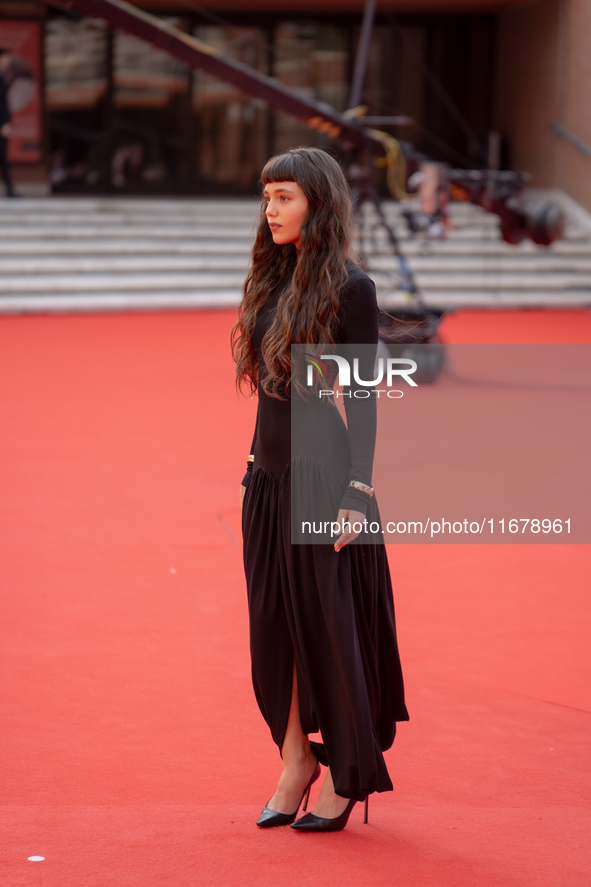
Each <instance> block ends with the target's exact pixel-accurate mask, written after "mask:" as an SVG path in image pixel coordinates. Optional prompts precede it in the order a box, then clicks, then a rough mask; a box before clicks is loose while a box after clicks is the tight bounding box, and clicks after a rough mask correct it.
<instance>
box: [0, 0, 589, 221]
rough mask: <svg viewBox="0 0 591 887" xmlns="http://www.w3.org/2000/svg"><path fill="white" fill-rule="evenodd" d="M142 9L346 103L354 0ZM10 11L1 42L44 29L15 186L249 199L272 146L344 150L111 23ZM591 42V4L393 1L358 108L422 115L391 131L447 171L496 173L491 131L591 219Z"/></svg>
mask: <svg viewBox="0 0 591 887" xmlns="http://www.w3.org/2000/svg"><path fill="white" fill-rule="evenodd" d="M142 6H143V8H149V11H150V12H152V13H153V14H155V15H158V16H159V17H161V18H163V19H164V20H166V21H167V22H169V23H170V24H173V25H174V26H175V27H177V28H180V29H181V30H182V31H184V32H186V33H190V34H192V35H194V36H196V37H198V38H199V39H200V40H202V41H203V42H205V43H207V44H209V45H211V46H215V47H216V48H218V49H220V50H221V51H223V52H224V53H226V54H228V55H230V56H231V57H233V58H236V59H239V60H240V61H243V62H245V63H246V64H248V65H250V66H252V67H254V68H256V69H257V70H259V71H261V72H262V73H264V74H267V75H269V76H272V77H276V78H277V79H278V80H279V81H280V82H282V83H284V84H286V85H288V86H290V87H292V88H294V89H296V90H299V91H301V92H303V93H305V94H306V95H309V96H312V97H314V98H316V99H318V100H320V101H323V102H326V103H328V104H330V105H332V106H333V107H335V108H337V109H338V110H339V111H344V110H345V109H346V108H347V106H348V98H349V90H350V83H351V78H352V71H353V65H354V60H355V51H356V46H357V40H358V36H359V29H360V23H361V15H362V10H363V5H362V3H361V2H360V0H355V2H353V0H349V2H347V0H343V2H341V3H334V2H333V0H318V2H316V3H313V2H311V0H298V2H294V3H293V8H292V7H290V6H289V5H288V4H282V5H281V7H278V6H277V5H275V6H273V5H272V4H270V3H269V2H267V0H253V2H252V3H249V4H248V6H246V4H244V3H242V2H240V0H212V2H210V4H209V5H208V8H207V9H204V8H202V7H201V6H199V5H197V4H194V3H192V0H168V2H167V5H162V2H161V3H160V5H154V4H152V6H151V7H150V5H149V2H144V3H142ZM0 16H1V18H0V46H2V45H4V43H6V41H10V40H12V41H13V43H14V41H15V40H16V39H17V38H16V37H15V36H14V35H15V29H17V30H18V27H20V28H21V30H23V28H24V30H25V31H26V30H27V23H28V28H29V37H30V39H33V38H32V37H31V34H33V31H32V30H31V29H33V30H34V28H37V29H38V38H37V39H38V43H37V45H38V54H39V57H38V67H37V69H36V70H37V74H36V75H35V76H36V77H37V82H38V91H39V102H38V108H37V111H36V113H37V116H38V128H37V137H36V138H35V137H34V136H33V135H31V133H32V130H30V132H29V137H28V140H27V139H26V138H24V137H23V138H22V139H21V140H20V143H19V144H20V149H19V150H17V144H16V141H14V144H13V145H11V150H12V151H13V162H14V164H15V168H16V172H17V177H18V178H20V179H21V180H23V179H26V178H29V179H35V178H37V179H38V180H39V181H48V182H49V183H50V187H51V190H52V191H53V192H54V193H127V194H130V193H131V194H133V193H140V194H141V193H151V194H158V193H161V194H177V195H178V194H206V193H210V194H211V193H219V194H223V193H229V194H230V193H231V194H239V193H245V194H246V193H253V192H254V190H255V189H256V187H257V182H258V176H259V172H260V169H261V166H262V165H263V163H264V162H265V160H266V159H267V157H269V156H270V155H271V154H273V153H276V152H278V151H281V150H283V149H285V148H287V147H289V146H294V145H300V144H324V145H329V144H330V145H332V146H333V147H334V148H335V150H337V151H338V145H337V144H336V143H333V142H330V140H328V139H327V138H326V137H323V136H321V135H320V134H318V133H315V132H314V131H312V130H310V129H309V128H307V127H306V126H304V125H303V124H302V123H301V122H299V121H297V120H294V119H293V118H290V117H288V116H287V115H285V114H282V113H279V112H277V111H273V110H270V109H269V108H268V107H267V106H266V105H265V104H264V103H262V102H259V101H256V100H254V101H253V100H252V99H251V98H249V97H248V96H246V95H243V94H241V93H240V92H239V91H238V90H236V89H235V88H233V87H231V86H230V85H228V84H226V83H224V82H222V81H219V80H216V79H215V78H213V77H210V76H207V75H205V74H204V73H203V72H201V71H192V70H189V69H188V68H186V67H185V66H183V65H182V64H180V63H179V62H177V61H176V60H175V59H173V58H172V57H170V56H168V55H167V54H165V53H163V52H161V51H159V50H157V49H155V48H154V47H153V46H151V45H149V44H147V43H144V42H143V41H141V40H138V39H137V38H135V37H132V36H130V35H128V34H125V33H123V32H116V31H113V30H112V29H110V28H109V27H108V26H107V25H106V24H105V23H104V22H102V21H101V20H98V19H90V18H85V17H83V16H80V15H77V14H75V13H72V12H71V11H67V10H65V9H61V8H58V7H57V6H53V5H52V6H48V5H45V4H43V3H39V2H36V0H35V2H33V0H31V2H29V0H10V2H7V0H0ZM11 35H12V36H11ZM590 41H591V0H532V2H525V3H519V2H517V3H516V2H501V3H494V2H488V3H483V2H480V0H473V2H469V0H466V2H463V3H461V2H459V3H456V4H453V3H450V2H442V0H441V2H438V0H431V2H423V0H417V2H413V3H410V2H398V3H396V2H392V0H382V3H381V4H379V6H378V14H377V18H376V23H375V27H374V31H373V35H372V42H371V47H370V53H369V62H368V68H367V76H366V81H365V87H364V92H363V98H362V101H363V104H365V105H366V106H367V108H368V111H367V113H369V114H372V115H393V114H403V115H407V116H409V117H411V118H412V119H413V121H414V123H413V124H412V125H410V126H405V127H398V128H391V127H390V128H387V130H388V131H389V132H391V133H392V134H393V135H395V136H396V137H397V138H399V139H402V140H404V141H407V142H409V143H411V144H412V145H413V146H414V147H415V148H417V149H418V150H420V151H422V152H424V153H425V154H428V155H429V156H431V157H433V158H434V159H437V160H442V161H446V162H448V163H450V164H452V165H454V166H462V167H470V166H477V167H482V166H486V164H487V162H488V158H487V144H488V136H489V133H490V132H491V131H492V130H498V131H499V132H500V133H501V137H502V141H501V145H502V158H501V159H502V162H503V165H504V166H506V167H509V168H512V169H520V170H527V171H528V172H530V173H532V184H535V185H539V186H546V187H548V186H554V187H561V188H564V190H566V191H567V192H568V193H570V194H571V196H573V197H574V198H575V199H576V200H579V201H580V202H581V203H582V204H584V205H586V206H587V207H588V208H591V185H590V184H589V181H590V180H591V176H590V175H589V173H590V172H591V159H590V158H589V157H587V156H586V155H585V151H584V146H585V145H589V144H591V113H590V111H589V108H590V106H591V101H590V99H591V95H590V94H589V93H590V92H591V77H590V76H589V74H590V73H591V72H590V71H589V67H590V65H591V61H590V59H591V53H589V51H588V47H589V42H590ZM34 42H35V41H34V39H33V43H34ZM9 48H10V47H9ZM34 52H35V50H34V48H33V49H31V48H29V55H31V54H33V55H34ZM31 115H32V116H34V114H33V111H31ZM31 115H30V116H31ZM571 136H574V138H571ZM577 140H578V141H577ZM35 144H36V148H34V145H35ZM23 146H24V148H23ZM25 149H26V150H25ZM27 150H28V152H29V153H28V155H27Z"/></svg>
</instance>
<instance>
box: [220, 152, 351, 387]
mask: <svg viewBox="0 0 591 887" xmlns="http://www.w3.org/2000/svg"><path fill="white" fill-rule="evenodd" d="M271 182H295V183H296V184H297V185H299V186H300V188H301V189H302V191H303V192H304V194H305V195H306V198H307V200H308V212H307V214H306V218H305V219H304V222H303V225H302V229H301V234H300V240H299V250H296V247H295V246H294V244H293V243H289V244H276V243H274V241H273V235H272V233H271V229H270V228H269V223H268V221H267V216H266V214H265V210H266V202H265V200H264V199H263V201H262V204H261V210H260V215H259V220H258V224H257V230H256V236H255V241H254V245H253V248H252V256H251V262H250V268H249V271H248V274H247V276H246V279H245V281H244V286H243V288H242V301H241V303H240V307H239V311H238V322H237V323H236V325H235V326H234V328H233V329H232V333H231V343H232V356H233V358H234V360H235V361H236V385H237V388H238V389H239V390H240V389H241V388H242V385H243V384H247V385H249V386H250V393H251V394H252V393H254V392H255V391H256V390H257V387H258V385H259V382H260V385H261V387H262V388H263V390H264V391H265V392H266V394H268V395H270V396H271V397H277V398H279V399H280V400H285V399H286V398H287V392H288V385H289V379H290V375H291V345H292V344H295V345H299V344H310V345H311V344H316V343H320V342H322V343H329V342H335V341H336V335H337V328H338V312H339V304H340V302H339V296H340V292H341V290H342V288H343V286H344V284H345V283H346V281H347V278H348V272H347V268H346V262H347V260H348V259H351V260H353V261H357V256H356V255H355V254H354V252H353V247H352V234H353V207H352V203H351V194H350V190H349V185H348V183H347V180H346V178H345V175H344V173H343V171H342V169H341V167H340V165H339V163H338V162H337V161H336V160H335V159H334V158H333V157H331V156H330V154H327V153H326V151H323V150H321V149H320V148H292V149H290V150H289V151H286V152H285V153H284V154H278V155H277V156H275V157H272V158H271V159H270V160H269V161H267V163H266V164H265V166H264V168H263V171H262V173H261V183H262V185H263V186H265V185H268V184H270V183H271ZM282 285H283V289H282V292H281V295H280V296H279V301H278V304H277V311H276V313H275V316H274V317H273V320H272V322H271V325H270V327H269V329H268V330H267V332H266V333H265V336H264V338H263V342H262V354H263V357H264V361H265V365H266V367H267V370H268V372H267V373H265V375H264V377H262V378H261V379H260V380H259V367H258V361H257V353H256V350H255V347H254V345H253V341H252V337H253V334H254V329H255V325H256V321H257V317H258V314H259V312H260V311H261V309H262V308H263V307H264V305H265V304H266V303H267V301H268V300H269V298H270V296H271V295H272V293H274V292H275V291H276V289H277V288H279V287H281V286H282Z"/></svg>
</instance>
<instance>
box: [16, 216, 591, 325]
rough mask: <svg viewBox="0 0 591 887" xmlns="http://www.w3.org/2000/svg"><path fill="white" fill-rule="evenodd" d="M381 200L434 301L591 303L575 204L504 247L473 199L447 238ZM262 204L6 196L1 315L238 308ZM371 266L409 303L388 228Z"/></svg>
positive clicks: (590, 235)
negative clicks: (549, 238) (546, 232)
mask: <svg viewBox="0 0 591 887" xmlns="http://www.w3.org/2000/svg"><path fill="white" fill-rule="evenodd" d="M571 203H572V201H571ZM385 206H386V211H387V214H388V217H389V219H390V220H391V222H392V223H393V225H394V226H395V228H396V230H397V232H398V233H399V235H400V238H401V245H402V249H403V251H404V253H405V255H406V256H407V258H408V262H409V265H410V266H411V268H412V270H413V272H414V274H415V277H416V280H417V282H418V284H419V287H420V288H421V290H422V292H423V296H424V301H425V302H426V303H427V304H429V305H433V306H437V307H468V306H469V307H482V308H495V307H499V308H504V307H509V306H510V307H523V306H528V307H534V306H547V307H574V306H588V305H591V224H590V225H589V226H588V227H587V225H586V218H585V217H584V214H583V216H581V214H580V213H579V214H578V215H577V213H576V212H571V213H569V216H570V219H569V224H568V228H567V232H566V237H565V238H564V239H563V240H561V241H559V242H558V243H556V244H554V245H553V246H552V247H551V248H549V249H543V248H540V247H536V246H535V245H534V244H532V243H531V242H524V243H522V244H520V245H519V246H516V247H515V246H508V245H507V244H505V243H503V241H502V240H501V239H500V236H499V233H498V223H497V219H496V218H495V217H494V216H492V215H490V214H487V213H485V212H483V211H482V210H480V209H478V208H477V207H473V206H470V205H468V204H454V205H453V206H452V210H451V217H452V219H453V222H454V224H455V225H456V228H455V229H454V230H453V231H452V232H451V235H450V237H449V238H448V239H447V240H446V241H424V240H421V239H419V238H414V239H411V238H409V236H408V234H407V232H406V227H405V223H404V222H403V220H401V219H400V206H399V205H398V204H395V203H393V202H391V203H387V204H386V205H385ZM574 206H575V207H576V206H577V205H576V204H574ZM567 209H568V208H567ZM256 212H257V201H256V200H228V199H217V200H212V199H208V200H199V199H188V200H151V199H127V198H92V199H88V198H82V199H81V198H71V199H68V198H49V199H29V198H23V199H21V200H2V201H1V203H0V313H26V312H33V313H41V312H55V311H129V310H151V309H153V310H176V309H184V308H186V309H211V308H229V307H235V306H236V305H237V304H238V302H239V301H240V289H241V284H242V281H243V279H244V274H245V270H246V267H247V264H248V257H249V252H250V245H251V240H252V231H253V223H254V219H255V216H256ZM368 213H369V214H370V215H368V217H367V218H368V225H369V226H371V223H372V219H371V218H370V216H371V214H372V213H373V210H368ZM373 221H375V219H373ZM368 266H369V271H370V273H371V276H372V277H373V278H374V280H375V281H376V284H377V287H378V296H379V299H380V302H381V303H382V304H383V305H384V306H385V307H387V306H392V305H404V304H408V301H409V297H408V295H407V294H406V293H404V292H403V291H402V290H401V289H400V281H399V277H398V265H397V262H396V260H395V258H394V257H393V256H392V255H391V253H390V251H389V248H388V246H387V244H386V241H385V237H384V235H383V234H382V233H380V232H378V233H377V236H376V243H375V249H373V250H372V253H371V254H370V255H369V256H368Z"/></svg>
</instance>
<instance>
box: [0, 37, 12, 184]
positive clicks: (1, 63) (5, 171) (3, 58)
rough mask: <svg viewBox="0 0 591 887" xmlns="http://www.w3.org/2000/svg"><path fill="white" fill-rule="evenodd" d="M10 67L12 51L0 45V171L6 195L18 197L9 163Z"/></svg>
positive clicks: (10, 127)
mask: <svg viewBox="0 0 591 887" xmlns="http://www.w3.org/2000/svg"><path fill="white" fill-rule="evenodd" d="M9 68H10V53H9V52H8V50H7V49H4V48H2V47H0V173H1V174H2V179H3V180H4V185H5V186H6V196H7V197H16V194H15V193H14V189H13V187H12V179H11V176H10V166H9V164H8V139H9V138H10V135H11V133H12V123H11V118H10V107H9V105H8V89H7V85H6V81H5V79H4V78H5V74H6V72H7V71H8V69H9Z"/></svg>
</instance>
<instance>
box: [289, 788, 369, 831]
mask: <svg viewBox="0 0 591 887" xmlns="http://www.w3.org/2000/svg"><path fill="white" fill-rule="evenodd" d="M368 799H369V795H368V796H367V797H366V799H365V801H364V802H363V805H364V813H363V821H364V822H367V807H368ZM356 803H357V801H356V800H355V799H354V798H352V799H351V800H350V801H349V803H348V804H347V806H346V807H345V809H344V810H343V812H342V813H341V815H340V816H335V818H334V819H324V818H323V817H322V816H315V815H314V813H306V815H305V816H302V818H301V819H298V821H297V822H294V823H293V825H292V828H295V829H297V831H299V832H340V831H341V829H344V828H345V826H346V825H347V822H348V821H349V816H350V814H351V810H352V809H353V807H354V806H355V804H356Z"/></svg>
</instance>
